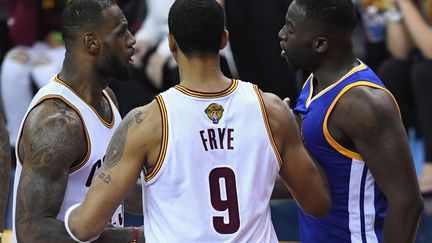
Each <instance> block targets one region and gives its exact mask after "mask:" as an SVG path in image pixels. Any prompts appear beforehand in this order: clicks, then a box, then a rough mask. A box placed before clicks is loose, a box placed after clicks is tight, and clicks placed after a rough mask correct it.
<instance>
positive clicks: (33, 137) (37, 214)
mask: <svg viewBox="0 0 432 243" xmlns="http://www.w3.org/2000/svg"><path fill="white" fill-rule="evenodd" d="M84 141H85V135H84V130H83V126H82V123H81V120H80V118H79V116H78V114H77V113H76V112H75V111H74V110H72V109H71V108H70V107H68V106H66V105H65V104H64V103H63V102H62V101H60V100H55V99H53V100H47V101H44V102H43V103H42V104H41V105H39V106H37V107H36V108H34V109H33V111H31V112H30V114H29V116H28V117H27V119H26V122H25V124H24V128H23V133H22V137H21V140H20V148H19V154H20V158H21V159H22V161H23V170H22V173H21V178H20V182H19V186H18V193H17V198H16V200H17V209H16V222H15V226H16V232H17V237H18V241H19V242H32V243H38V242H40V243H50V242H53V243H58V242H62V243H66V242H74V241H73V240H72V239H71V238H70V237H69V235H68V233H67V232H66V230H65V228H64V223H63V221H61V220H57V219H56V216H57V215H58V213H59V211H60V208H61V205H62V202H63V198H64V193H65V190H66V186H67V180H68V175H69V168H70V166H71V165H72V164H73V163H75V162H79V161H81V159H82V158H84V156H85V152H86V143H85V142H84ZM132 238H133V234H132V229H131V228H127V229H114V228H109V229H106V230H105V231H104V234H103V236H102V237H101V240H99V241H98V242H104V243H111V242H124V241H125V240H130V242H132Z"/></svg>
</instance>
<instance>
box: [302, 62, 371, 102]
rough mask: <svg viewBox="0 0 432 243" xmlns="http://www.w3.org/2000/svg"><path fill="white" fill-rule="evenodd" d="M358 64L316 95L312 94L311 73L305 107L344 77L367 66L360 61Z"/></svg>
mask: <svg viewBox="0 0 432 243" xmlns="http://www.w3.org/2000/svg"><path fill="white" fill-rule="evenodd" d="M359 62H360V65H358V66H356V67H354V68H353V69H351V71H349V72H348V73H347V74H345V75H344V76H343V77H342V78H340V79H339V80H338V81H337V82H336V83H334V84H332V85H330V86H328V87H327V88H325V89H323V90H321V91H320V92H319V93H318V94H317V95H315V96H314V97H312V96H313V90H314V89H313V77H314V76H313V74H311V77H310V82H309V86H310V87H309V97H308V98H307V100H306V107H309V105H310V104H311V103H312V101H314V100H316V99H318V98H319V97H321V96H322V95H324V94H325V93H327V92H328V91H330V90H331V89H332V88H334V87H335V86H336V85H338V84H339V83H340V82H342V81H344V80H345V79H346V78H348V77H349V76H351V75H352V74H353V73H356V72H358V71H361V70H364V69H366V68H367V66H366V65H365V64H364V63H362V62H361V61H359Z"/></svg>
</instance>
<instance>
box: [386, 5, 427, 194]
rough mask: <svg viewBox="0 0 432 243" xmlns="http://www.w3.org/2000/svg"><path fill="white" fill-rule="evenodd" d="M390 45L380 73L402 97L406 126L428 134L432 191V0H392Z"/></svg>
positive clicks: (424, 183) (423, 180) (422, 181)
mask: <svg viewBox="0 0 432 243" xmlns="http://www.w3.org/2000/svg"><path fill="white" fill-rule="evenodd" d="M391 2H392V3H394V4H395V7H397V8H395V9H393V10H391V11H390V12H388V15H387V16H388V18H387V19H388V23H387V48H388V50H389V52H390V53H391V56H392V57H391V58H390V59H389V60H387V61H386V62H384V63H383V65H382V66H381V68H380V72H379V74H380V76H381V78H382V79H383V81H384V82H385V84H386V85H387V87H388V88H389V89H390V90H391V91H392V92H393V93H394V94H395V96H396V99H397V100H398V102H399V104H400V107H401V112H402V117H403V119H404V122H405V126H406V127H407V128H408V127H416V128H418V130H419V131H420V133H421V134H422V136H423V137H424V147H425V163H424V166H423V170H422V174H421V176H420V179H419V182H420V191H421V192H422V194H423V195H431V194H432V112H431V108H430V104H431V102H430V95H431V93H432V80H431V77H430V70H431V69H432V42H431V40H432V0H421V1H414V0H391Z"/></svg>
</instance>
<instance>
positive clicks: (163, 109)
mask: <svg viewBox="0 0 432 243" xmlns="http://www.w3.org/2000/svg"><path fill="white" fill-rule="evenodd" d="M156 101H157V103H158V105H159V109H160V111H161V116H162V141H161V147H160V150H159V156H158V159H157V161H156V164H155V166H154V168H153V169H152V170H151V171H149V172H148V174H147V175H145V180H146V181H150V180H151V179H153V178H154V177H155V176H156V175H157V173H158V172H159V170H160V168H161V167H162V163H163V162H164V159H165V155H166V152H167V146H168V117H167V110H166V107H165V103H164V101H163V99H162V96H161V95H158V96H156Z"/></svg>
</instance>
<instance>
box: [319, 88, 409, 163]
mask: <svg viewBox="0 0 432 243" xmlns="http://www.w3.org/2000/svg"><path fill="white" fill-rule="evenodd" d="M356 86H368V87H372V88H376V89H380V90H383V91H385V92H387V93H388V94H389V95H390V96H391V97H392V99H393V100H394V102H395V104H396V107H397V109H398V111H399V115H401V113H400V109H399V106H398V104H397V102H396V99H395V97H394V96H393V95H392V93H390V91H388V90H387V89H385V88H384V87H381V86H379V85H377V84H374V83H371V82H368V81H358V82H355V83H352V84H349V85H347V86H346V87H345V88H343V89H342V91H341V92H340V93H339V94H338V95H337V96H336V98H335V99H334V100H333V102H332V104H331V105H330V107H329V108H328V110H327V113H326V115H325V117H324V122H323V133H324V137H325V138H326V140H327V142H328V143H329V144H330V146H332V147H333V148H334V149H335V150H336V151H338V152H339V153H341V154H343V155H345V156H347V157H350V158H353V159H356V160H363V159H362V157H361V155H360V154H359V153H357V152H354V151H351V150H349V149H347V148H345V147H343V146H342V145H340V144H339V143H338V142H337V141H336V140H335V139H334V138H333V137H332V136H331V134H330V132H329V130H328V125H327V121H328V118H329V116H330V114H331V112H332V111H333V108H334V107H335V105H336V103H337V102H338V100H339V99H340V97H342V95H344V94H345V93H346V92H347V91H348V90H350V89H351V88H353V87H356Z"/></svg>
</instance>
